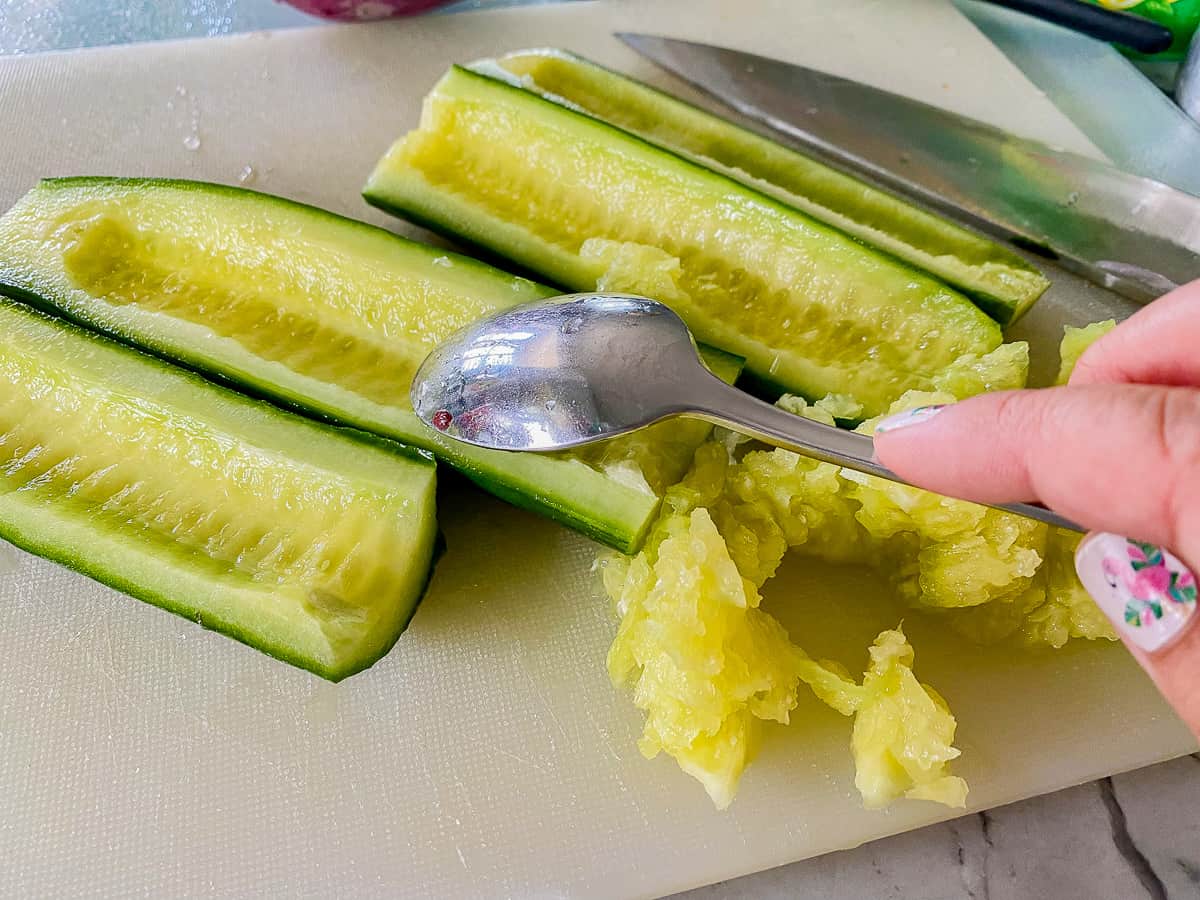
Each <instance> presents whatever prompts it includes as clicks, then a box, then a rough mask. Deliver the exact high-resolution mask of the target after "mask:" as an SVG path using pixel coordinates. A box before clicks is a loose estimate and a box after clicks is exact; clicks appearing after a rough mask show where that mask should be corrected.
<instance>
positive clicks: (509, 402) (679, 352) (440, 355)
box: [411, 293, 1082, 531]
mask: <svg viewBox="0 0 1200 900" xmlns="http://www.w3.org/2000/svg"><path fill="white" fill-rule="evenodd" d="M411 397H412V404H413V409H414V410H415V411H416V413H417V415H418V416H419V417H420V418H421V419H422V420H423V421H424V422H426V423H427V424H429V425H431V426H432V427H434V428H436V429H437V430H438V431H441V432H442V433H443V434H445V435H446V436H447V437H451V438H454V439H456V440H460V441H465V442H466V443H468V444H474V445H475V446H478V447H489V448H492V449H495V450H534V451H545V450H565V449H567V448H570V447H578V446H580V445H582V444H590V443H592V442H594V441H600V440H604V439H606V438H611V437H615V436H616V435H619V434H625V433H627V432H630V431H634V430H636V429H638V428H643V427H645V426H646V425H651V424H653V423H654V422H658V421H661V420H663V419H666V418H670V417H672V416H692V417H695V418H700V419H704V420H706V421H709V422H713V423H716V424H718V425H724V426H725V427H727V428H730V429H732V430H734V431H737V432H740V433H742V434H746V435H750V436H752V437H755V438H758V439H759V440H761V441H765V442H766V443H768V444H773V445H774V446H777V447H785V448H787V449H788V450H793V451H795V452H796V453H801V454H803V455H805V456H811V457H813V458H814V459H819V460H822V461H824V462H829V463H834V464H836V465H840V466H846V467H848V468H851V469H856V470H858V471H859V472H866V473H867V474H870V475H878V476H880V477H881V478H887V479H890V480H892V481H898V482H900V483H902V484H907V482H905V481H904V479H902V478H900V476H898V475H896V473H894V472H892V471H891V470H889V469H887V468H885V467H884V466H882V465H880V464H879V463H878V462H876V461H875V458H874V447H873V443H872V440H871V438H870V437H868V436H866V435H862V434H855V433H854V432H851V431H846V430H843V429H840V428H834V427H832V426H829V425H823V424H821V423H820V422H814V421H812V420H810V419H805V418H802V417H800V416H796V415H793V414H791V413H789V412H785V411H783V410H781V409H779V408H777V407H774V406H771V405H770V404H769V403H764V402H762V401H761V400H756V399H755V398H754V397H751V396H750V395H749V394H746V393H744V392H742V391H739V390H738V389H737V388H734V387H731V386H729V385H727V384H725V382H723V381H721V380H720V379H719V378H717V377H716V376H715V375H713V374H712V373H711V372H709V371H708V369H707V368H705V366H704V364H703V363H702V362H701V361H700V357H699V355H698V354H697V351H696V344H695V342H694V341H693V340H692V335H691V332H690V331H688V328H687V326H686V325H685V324H684V323H683V320H682V319H680V318H679V316H677V315H676V314H675V313H673V312H672V311H671V310H670V309H669V308H668V307H666V306H664V305H663V304H661V303H658V302H656V301H654V300H647V299H646V298H644V297H633V296H629V295H625V294H607V293H597V294H574V295H570V296H565V297H553V298H550V299H548V300H541V301H537V302H534V303H530V304H527V305H524V306H517V307H513V308H512V309H508V310H506V311H504V312H501V313H498V314H496V315H494V316H491V317H490V318H487V319H483V320H481V321H479V322H476V323H475V324H473V325H470V326H468V327H466V328H464V329H462V330H461V331H459V332H457V333H456V334H454V335H451V336H450V337H449V338H448V339H447V340H446V341H445V342H444V343H442V344H441V345H440V346H439V347H438V348H437V349H435V350H434V351H433V352H432V353H431V354H429V356H428V357H427V358H426V359H425V361H424V362H423V363H422V364H421V368H420V369H419V370H418V371H417V374H416V377H415V378H414V379H413V384H412V392H411ZM999 508H1000V509H1004V510H1007V511H1009V512H1013V513H1017V514H1019V515H1023V516H1029V517H1030V518H1034V519H1039V520H1041V521H1043V522H1049V523H1050V524H1052V525H1058V526H1061V527H1063V528H1070V529H1073V530H1075V531H1080V530H1082V529H1080V528H1079V526H1078V525H1075V524H1074V523H1072V522H1069V521H1068V520H1066V519H1064V518H1063V517H1062V516H1059V515H1058V514H1057V513H1054V512H1052V511H1050V510H1048V509H1046V508H1045V507H1042V506H1036V505H1031V504H1026V503H1014V504H1011V505H1008V506H1001V507H999Z"/></svg>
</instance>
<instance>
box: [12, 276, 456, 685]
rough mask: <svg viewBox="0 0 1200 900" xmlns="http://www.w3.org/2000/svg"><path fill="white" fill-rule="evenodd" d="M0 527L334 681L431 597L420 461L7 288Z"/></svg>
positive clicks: (45, 552)
mask: <svg viewBox="0 0 1200 900" xmlns="http://www.w3.org/2000/svg"><path fill="white" fill-rule="evenodd" d="M0 335H3V337H2V338H0V537H3V538H4V539H6V540H8V541H11V542H12V543H14V544H17V545H18V546H21V547H23V548H25V549H27V550H29V551H31V552H33V553H37V554H39V555H41V556H45V557H47V558H49V559H53V560H56V561H58V562H61V563H63V564H65V565H67V566H70V567H71V568H74V569H76V570H78V571H80V572H83V573H84V574H86V575H89V576H91V577H93V578H95V579H97V580H99V581H101V582H104V583H106V584H108V585H111V586H113V587H115V588H118V589H120V590H122V591H125V592H126V593H129V594H131V595H133V596H135V597H138V598H140V599H142V600H145V601H148V602H150V603H153V604H155V605H157V606H161V607H163V608H165V609H168V610H171V611H172V612H175V613H178V614H179V615H182V616H185V617H187V618H190V619H193V620H195V621H197V622H199V623H201V624H202V625H204V626H205V627H208V628H211V629H214V630H216V631H220V632H223V633H225V634H228V635H230V636H232V637H234V638H237V639H238V640H240V641H243V642H244V643H246V644H249V645H251V646H253V647H256V648H258V649H260V650H262V651H264V652H266V653H269V654H271V655H273V656H276V657H279V658H280V659H284V660H287V661H288V662H291V663H293V664H295V665H298V666H301V667H303V668H306V669H309V670H311V671H313V672H315V673H317V674H319V675H321V676H323V677H325V678H328V679H331V680H334V681H336V680H339V679H341V678H344V677H345V676H347V675H351V674H353V673H354V672H357V671H360V670H361V669H364V668H366V667H367V666H369V665H371V663H373V662H374V661H375V660H377V659H378V658H379V657H380V656H382V655H383V654H384V653H386V652H387V651H388V649H390V648H391V646H392V644H393V643H395V641H396V638H397V637H398V636H399V635H400V632H401V631H403V630H404V627H405V625H407V623H408V621H409V619H410V618H411V616H412V614H413V612H414V611H415V609H416V606H417V603H418V602H419V601H420V598H421V596H422V594H423V593H424V590H425V585H426V583H427V580H428V578H429V571H430V567H431V565H432V560H433V553H434V545H435V540H436V537H437V534H436V532H437V526H436V517H435V506H434V504H435V480H436V476H435V471H434V465H433V461H432V459H430V458H428V457H425V456H421V455H419V454H417V453H416V452H415V451H406V450H404V449H403V448H400V447H398V446H397V445H390V444H385V442H382V441H377V440H374V439H370V440H367V439H364V438H359V437H355V436H353V435H352V434H351V433H349V432H339V431H337V430H335V429H331V428H328V427H325V426H321V425H318V424H316V423H313V422H310V421H307V420H305V419H302V418H300V417H298V416H294V415H292V414H290V413H286V412H283V411H282V410H279V409H276V408H274V407H272V406H269V405H267V404H265V403H262V402H259V401H254V400H250V399H248V398H245V397H242V396H240V395H237V394H234V393H233V392H231V391H227V390H225V389H223V388H219V387H217V386H216V385H213V384H211V383H209V382H206V381H204V380H203V379H201V378H199V377H198V376H196V375H193V374H191V373H188V372H185V371H184V370H181V369H176V368H174V367H172V366H169V365H167V364H165V363H163V362H161V361H159V360H157V359H154V358H153V357H149V356H145V355H143V354H141V353H138V352H136V351H134V350H132V349H130V348H127V347H124V346H122V345H120V344H116V343H113V342H110V341H107V340H104V339H103V338H100V337H98V336H96V335H94V334H91V333H90V332H86V331H84V330H82V329H79V328H76V327H75V326H73V325H70V324H67V323H65V322H63V321H62V320H58V319H51V318H49V317H46V316H44V315H42V314H41V313H39V312H36V311H34V310H32V309H30V308H29V307H27V306H24V305H21V304H18V303H16V302H14V301H12V300H7V299H0Z"/></svg>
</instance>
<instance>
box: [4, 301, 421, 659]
mask: <svg viewBox="0 0 1200 900" xmlns="http://www.w3.org/2000/svg"><path fill="white" fill-rule="evenodd" d="M12 299H19V298H12ZM32 314H33V315H36V316H38V317H40V318H42V319H43V320H45V321H47V322H50V323H52V324H53V325H55V326H56V327H57V328H59V329H60V330H62V331H65V332H67V333H71V334H74V335H75V336H78V337H80V338H82V339H84V340H88V341H94V342H97V343H102V344H108V345H109V346H112V347H114V348H117V349H119V350H120V351H121V352H123V353H125V354H128V355H131V356H135V357H138V358H140V359H142V360H144V361H146V362H149V363H151V364H153V365H155V366H158V367H162V368H170V369H171V370H172V371H173V372H175V373H176V374H177V375H178V376H179V377H180V378H182V379H184V380H186V381H189V382H191V383H192V384H194V385H195V386H196V387H197V389H199V390H209V391H220V392H222V393H226V394H235V395H236V396H238V398H239V399H240V400H241V401H242V402H245V403H255V404H257V405H259V406H262V407H264V408H266V409H269V410H270V411H271V413H272V414H273V415H277V416H280V417H285V416H286V417H287V418H289V419H291V418H294V417H293V416H291V414H289V413H286V412H283V411H281V410H278V409H277V408H275V407H273V406H272V405H271V404H269V403H263V402H262V401H260V400H254V399H250V398H247V397H245V396H244V395H242V394H240V393H238V392H235V391H230V390H229V389H228V388H225V387H222V386H219V385H215V384H213V383H212V382H211V381H208V380H207V379H205V378H203V377H202V376H200V375H198V374H196V373H194V372H192V371H190V370H188V369H182V368H178V367H175V366H171V365H170V364H169V363H168V362H165V361H163V360H161V359H159V358H158V357H156V356H152V355H150V354H147V353H145V352H142V351H141V350H139V349H138V348H136V347H131V346H129V345H127V344H125V343H124V342H118V341H114V340H111V339H109V338H107V337H104V336H102V335H98V334H96V333H94V332H92V331H91V330H89V329H87V328H84V327H80V326H79V325H77V324H75V323H73V322H68V321H65V320H64V319H62V318H59V317H57V316H54V315H49V314H47V313H46V312H45V311H43V310H40V309H34V310H32ZM298 421H301V422H306V420H304V419H298ZM306 424H308V426H309V427H311V428H319V429H325V430H330V431H334V432H336V433H337V434H339V435H341V436H342V437H345V438H348V439H350V440H352V441H355V442H357V443H361V444H365V445H368V446H371V447H374V448H376V449H380V450H384V451H386V452H388V453H392V454H399V455H403V456H406V457H408V458H410V459H413V460H419V461H421V462H424V463H426V464H427V465H430V466H435V467H436V462H435V461H434V458H433V455H432V454H430V453H428V452H426V451H424V450H418V449H416V448H412V447H407V446H404V445H402V444H397V443H395V442H393V441H388V440H385V439H384V438H381V437H379V436H377V435H374V434H369V433H366V432H363V431H359V430H357V429H352V428H345V427H340V426H329V425H319V424H317V423H315V422H306ZM435 489H436V484H435ZM435 510H436V507H435ZM436 528H437V526H436V525H435V529H436ZM0 539H3V540H5V541H7V542H8V543H10V544H12V545H13V546H14V547H17V548H19V549H21V550H24V551H26V552H27V553H31V554H33V555H34V556H38V557H41V558H43V559H46V560H49V561H50V562H54V563H57V564H58V565H61V566H63V567H64V568H67V569H70V570H71V571H73V572H78V573H79V574H80V575H83V576H85V577H87V578H90V579H92V580H93V581H96V582H99V583H100V584H103V585H105V586H107V587H110V588H113V589H114V590H117V591H120V592H121V593H123V594H126V595H127V596H130V597H133V598H134V599H135V600H140V601H142V602H143V603H147V604H149V605H151V606H156V607H158V608H160V609H163V610H165V611H167V612H170V613H174V614H175V615H177V616H180V617H181V618H184V619H188V620H189V621H192V622H195V623H196V624H198V625H200V626H201V627H202V628H204V629H206V630H208V631H212V632H215V633H217V634H221V635H224V636H225V637H229V638H232V639H233V640H235V641H237V642H238V643H241V644H245V645H246V646H247V647H252V648H253V649H255V650H257V651H259V652H261V653H264V654H266V655H267V656H270V657H272V658H274V659H278V660H280V661H281V662H285V663H288V664H289V665H292V666H295V667H296V668H298V669H303V670H305V671H308V672H311V673H312V674H314V675H318V676H320V677H321V678H324V679H325V680H327V681H331V682H334V683H336V682H339V681H341V680H342V679H344V678H348V677H350V676H351V675H355V674H357V673H359V672H361V671H363V670H364V669H368V668H370V667H371V666H373V665H374V664H375V663H377V662H378V661H379V660H380V659H382V658H383V657H384V656H386V655H387V654H388V653H389V652H390V651H391V649H392V648H393V647H394V646H395V645H396V642H397V641H398V640H399V639H400V635H402V634H403V633H404V631H405V630H406V629H407V628H408V625H409V623H410V622H411V621H412V618H413V616H414V615H416V612H417V608H418V607H419V606H420V605H421V601H422V600H423V599H424V598H425V595H426V594H427V593H428V590H429V585H430V584H431V582H432V579H433V570H434V567H435V565H436V563H437V561H438V560H439V559H440V558H441V556H442V555H443V553H444V548H445V540H444V538H443V537H442V534H441V531H440V529H438V530H435V536H434V540H433V541H431V542H430V546H429V551H428V554H427V559H426V560H425V561H424V563H423V565H424V566H425V569H426V575H425V582H424V585H423V586H422V587H421V589H420V591H419V593H418V594H417V595H416V599H415V600H414V601H413V603H412V608H411V609H410V610H409V613H408V615H407V616H406V617H405V618H404V619H403V620H402V623H401V624H400V625H399V627H398V628H397V630H396V632H395V634H394V635H393V636H392V637H391V638H390V639H389V640H388V641H387V642H386V643H385V645H384V647H383V649H382V650H381V652H379V653H377V654H375V655H373V656H366V657H362V658H360V659H356V660H354V661H353V662H351V663H349V664H348V665H346V666H344V667H341V668H337V669H330V668H327V667H323V666H320V665H317V664H315V663H314V662H313V661H312V660H310V659H306V658H305V657H303V656H300V655H298V654H295V653H293V652H291V651H290V650H289V649H288V648H287V647H286V646H282V645H279V644H275V643H268V642H265V641H261V640H259V639H257V638H255V637H253V636H251V635H248V634H246V633H245V632H243V631H242V630H241V629H239V628H237V627H236V626H232V625H228V624H226V623H224V622H221V621H217V620H211V619H209V620H206V619H205V618H204V614H203V612H201V611H199V610H197V609H196V607H195V606H193V605H191V604H189V603H188V602H186V601H184V600H181V599H178V598H175V597H169V596H167V595H165V594H163V593H160V592H158V591H155V590H150V589H147V588H145V587H143V586H141V585H139V584H137V583H135V582H132V581H130V580H128V579H126V578H123V577H122V575H121V573H120V572H119V571H118V570H117V569H116V568H113V569H106V568H105V567H104V566H103V565H101V564H99V563H96V562H94V561H90V560H88V559H86V558H84V557H82V556H79V555H76V554H75V553H73V552H72V551H71V549H70V548H68V547H65V546H63V545H62V544H56V543H52V542H46V543H41V542H37V541H33V540H30V539H28V538H27V536H26V535H25V534H24V533H23V532H21V531H20V530H19V529H16V528H9V527H7V526H6V524H5V523H4V522H3V521H2V520H0Z"/></svg>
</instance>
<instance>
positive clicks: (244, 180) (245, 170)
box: [238, 164, 258, 185]
mask: <svg viewBox="0 0 1200 900" xmlns="http://www.w3.org/2000/svg"><path fill="white" fill-rule="evenodd" d="M256 181H258V173H257V172H256V171H254V166H252V165H249V164H247V165H244V166H242V171H240V172H238V184H244V185H251V184H254V182H256Z"/></svg>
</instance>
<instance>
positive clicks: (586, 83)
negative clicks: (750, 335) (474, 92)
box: [472, 50, 1050, 326]
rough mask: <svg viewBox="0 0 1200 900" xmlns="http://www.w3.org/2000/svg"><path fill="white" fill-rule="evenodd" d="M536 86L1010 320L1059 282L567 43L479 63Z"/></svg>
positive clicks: (969, 233)
mask: <svg viewBox="0 0 1200 900" xmlns="http://www.w3.org/2000/svg"><path fill="white" fill-rule="evenodd" d="M472 68H478V70H479V71H482V72H485V73H487V72H494V71H497V69H499V70H502V71H504V72H507V73H509V74H510V75H511V76H512V77H513V78H516V79H518V83H519V84H520V85H521V86H522V87H524V88H527V89H529V90H532V91H536V92H537V93H539V94H541V95H542V96H544V97H547V98H549V99H551V100H554V101H556V102H560V103H566V104H569V105H570V106H572V107H574V108H577V109H579V110H581V111H583V112H585V113H587V114H588V115H591V116H595V117H597V118H599V119H602V120H604V121H607V122H611V123H612V124H614V125H616V126H618V127H620V128H623V129H625V130H626V131H630V132H633V133H635V134H637V135H639V136H640V137H643V138H645V139H646V140H648V141H651V142H653V143H655V144H658V145H660V146H662V147H665V148H667V149H669V150H673V151H675V152H677V153H680V154H682V155H685V156H687V157H689V158H691V159H694V160H696V161H698V162H700V163H701V164H703V165H705V166H708V167H710V168H713V169H716V170H717V171H720V172H722V173H723V174H725V175H728V176H730V177H731V178H735V179H737V180H738V181H740V182H742V183H743V184H746V185H748V186H750V187H754V188H757V189H759V190H762V191H764V192H765V193H769V194H771V195H772V196H774V197H777V198H778V199H780V200H782V201H783V202H784V203H787V204H788V205H790V206H793V207H795V208H796V209H799V210H802V211H803V212H805V213H807V214H808V215H810V216H812V217H813V218H815V219H818V220H820V221H822V222H825V223H827V224H829V225H832V226H833V227H835V228H837V229H839V230H841V231H844V232H845V233H847V234H849V235H852V236H854V237H856V238H858V239H859V240H861V241H864V242H865V243H868V244H871V245H872V246H874V247H878V248H879V249H880V250H884V251H886V252H888V253H890V254H892V255H893V256H896V257H897V258H899V259H901V260H904V261H905V262H907V263H909V264H910V265H913V266H915V267H916V268H918V269H922V270H923V271H926V272H929V273H930V274H931V275H934V276H936V277H937V278H940V279H942V280H943V281H945V282H946V283H947V284H949V285H951V286H953V287H955V288H958V289H959V290H961V291H962V292H963V293H965V294H967V296H969V297H970V298H971V299H972V300H974V301H975V303H976V304H977V305H978V306H979V307H980V308H981V309H982V310H984V311H985V312H986V313H987V314H988V315H990V316H991V317H992V318H994V319H995V320H996V321H998V322H999V323H1000V324H1001V325H1004V326H1008V325H1010V324H1012V323H1013V322H1015V321H1016V320H1017V319H1018V318H1020V317H1021V316H1022V315H1023V314H1024V313H1025V312H1026V311H1027V310H1028V309H1029V307H1030V306H1032V305H1033V303H1034V302H1035V301H1036V300H1037V299H1038V298H1039V297H1041V295H1042V294H1043V293H1044V292H1045V290H1046V288H1048V287H1049V286H1050V282H1049V280H1048V279H1047V278H1046V277H1045V276H1044V275H1043V274H1042V273H1041V272H1040V271H1038V269H1037V268H1036V267H1034V266H1033V265H1031V264H1030V263H1028V262H1026V261H1025V260H1024V259H1022V258H1021V257H1020V256H1018V255H1017V254H1016V253H1013V252H1012V251H1011V250H1009V249H1007V248H1006V247H1003V246H1001V245H1000V244H998V243H996V242H995V241H992V240H989V239H988V238H986V237H983V236H981V235H978V234H976V233H974V232H972V231H969V230H967V229H965V228H963V227H961V226H959V225H957V224H955V223H954V222H951V221H950V220H948V219H945V218H943V217H941V216H938V215H935V214H933V213H930V212H926V211H925V210H923V209H920V208H919V207H916V206H913V205H911V204H909V203H907V202H905V201H904V200H902V199H900V198H899V197H896V196H894V195H893V194H889V193H887V192H886V191H882V190H879V189H877V188H875V187H873V186H871V185H869V184H867V183H866V182H863V181H860V180H858V179H857V178H853V177H851V176H849V175H846V174H845V173H843V172H839V171H838V170H837V169H834V168H831V167H830V166H827V165H825V164H823V163H821V162H818V161H817V160H815V159H813V158H811V157H808V156H805V155H804V154H803V153H799V152H797V151H796V150H793V149H791V148H790V147H786V146H784V145H782V144H779V143H776V142H775V141H772V140H770V139H768V138H766V137H763V136H762V135H760V134H758V133H757V132H754V131H751V130H749V129H747V128H742V127H740V126H738V125H735V124H733V123H732V122H730V121H728V120H726V119H722V118H721V117H720V116H715V115H713V114H712V113H709V112H707V111H705V110H703V109H700V108H698V107H695V106H692V105H691V104H688V103H685V102H683V101H682V100H679V99H677V98H675V97H672V96H671V95H670V94H666V93H663V92H662V91H658V90H656V89H654V88H652V87H650V86H648V85H645V84H642V83H641V82H639V81H635V80H634V79H632V78H628V77H626V76H624V75H621V74H619V73H617V72H613V71H611V70H609V69H605V68H604V67H602V66H599V65H596V64H595V63H593V62H589V61H588V60H585V59H581V58H579V57H577V56H573V55H571V54H569V53H566V52H564V51H561V50H531V51H523V52H519V53H512V54H509V55H507V56H504V57H501V58H500V59H498V60H484V61H481V62H480V63H477V64H475V66H473V67H472Z"/></svg>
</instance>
